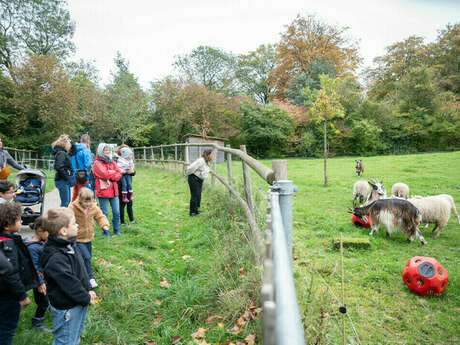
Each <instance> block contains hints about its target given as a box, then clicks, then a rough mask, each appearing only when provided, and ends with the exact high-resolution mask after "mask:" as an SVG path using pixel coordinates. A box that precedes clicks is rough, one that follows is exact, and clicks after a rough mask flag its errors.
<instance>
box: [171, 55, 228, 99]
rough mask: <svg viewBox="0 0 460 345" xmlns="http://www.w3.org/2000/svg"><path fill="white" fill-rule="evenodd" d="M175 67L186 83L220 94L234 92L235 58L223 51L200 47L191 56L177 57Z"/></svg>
mask: <svg viewBox="0 0 460 345" xmlns="http://www.w3.org/2000/svg"><path fill="white" fill-rule="evenodd" d="M174 67H175V68H176V69H177V70H178V71H179V73H180V75H181V77H182V79H183V80H184V81H186V82H194V83H196V84H201V85H203V86H206V87H207V88H209V89H210V90H214V91H218V92H224V93H232V92H233V82H234V79H235V76H234V72H235V57H234V56H233V55H232V54H230V53H227V52H225V51H223V50H221V49H218V48H213V47H209V46H199V47H197V48H195V49H193V50H192V52H191V53H190V54H184V55H179V56H177V57H176V58H175V61H174Z"/></svg>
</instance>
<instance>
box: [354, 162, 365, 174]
mask: <svg viewBox="0 0 460 345" xmlns="http://www.w3.org/2000/svg"><path fill="white" fill-rule="evenodd" d="M355 172H356V176H360V175H362V174H364V165H363V161H362V160H361V159H357V160H356V167H355Z"/></svg>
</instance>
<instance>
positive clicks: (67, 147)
mask: <svg viewBox="0 0 460 345" xmlns="http://www.w3.org/2000/svg"><path fill="white" fill-rule="evenodd" d="M52 147H53V156H54V169H55V170H56V174H55V177H54V183H55V185H56V188H57V189H58V190H59V197H60V199H61V207H67V206H68V205H69V204H70V202H71V201H74V200H75V199H76V197H77V195H78V191H79V190H80V189H81V188H82V187H87V188H90V189H92V190H94V191H95V197H96V198H97V200H98V202H99V206H100V207H101V209H102V212H103V213H104V214H105V216H106V217H107V218H108V216H109V204H110V207H111V209H112V227H113V233H114V234H115V235H119V234H120V228H119V227H120V223H121V225H122V226H123V225H125V224H126V223H125V207H126V209H127V213H128V218H129V221H130V223H135V220H134V214H133V199H134V195H133V187H132V178H133V176H134V175H135V174H136V172H135V170H134V159H133V152H132V150H131V149H130V148H129V147H128V146H127V145H124V144H123V145H121V146H119V147H118V149H117V150H116V151H115V152H112V147H111V146H110V145H108V144H104V143H101V144H99V145H98V147H97V152H96V156H95V157H93V154H92V153H91V150H90V137H89V135H88V134H84V135H82V136H81V139H80V143H78V144H73V143H72V141H71V140H70V138H69V136H68V135H65V134H63V135H61V136H60V137H59V138H58V139H57V140H56V141H55V142H54V143H53V144H52ZM72 187H73V195H72V198H71V197H70V195H71V188H72ZM120 191H121V198H120V197H119V192H120ZM103 234H104V236H106V237H110V233H109V231H108V230H103Z"/></svg>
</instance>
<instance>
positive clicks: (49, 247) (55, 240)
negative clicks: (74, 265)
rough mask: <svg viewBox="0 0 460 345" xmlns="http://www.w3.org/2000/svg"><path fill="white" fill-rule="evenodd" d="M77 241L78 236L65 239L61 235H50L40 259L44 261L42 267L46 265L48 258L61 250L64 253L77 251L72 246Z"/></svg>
mask: <svg viewBox="0 0 460 345" xmlns="http://www.w3.org/2000/svg"><path fill="white" fill-rule="evenodd" d="M75 241H76V238H72V239H69V240H65V239H63V238H59V237H52V236H50V237H48V240H47V241H46V244H45V248H44V249H43V254H42V255H41V258H40V261H41V262H42V263H43V265H42V267H44V266H45V265H46V263H47V262H48V260H49V259H50V258H51V257H52V256H53V255H54V254H55V253H57V252H59V251H60V252H63V253H68V254H74V253H75V251H74V248H72V246H73V245H74V244H75Z"/></svg>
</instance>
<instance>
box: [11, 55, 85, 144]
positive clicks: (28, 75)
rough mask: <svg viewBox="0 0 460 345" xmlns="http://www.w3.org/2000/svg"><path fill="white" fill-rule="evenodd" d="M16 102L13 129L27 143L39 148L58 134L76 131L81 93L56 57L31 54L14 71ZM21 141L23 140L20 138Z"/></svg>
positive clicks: (14, 100)
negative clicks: (16, 113) (15, 118)
mask: <svg viewBox="0 0 460 345" xmlns="http://www.w3.org/2000/svg"><path fill="white" fill-rule="evenodd" d="M12 72H13V73H14V80H15V90H14V99H13V100H12V101H13V104H14V106H15V108H16V110H17V112H18V118H17V120H16V121H15V122H16V124H15V127H14V128H12V130H13V131H14V133H15V134H16V135H19V136H20V138H21V139H22V140H23V144H24V143H26V142H27V143H28V145H29V146H34V147H35V148H36V147H39V146H41V145H43V144H48V143H50V142H51V141H52V140H53V139H55V138H56V137H57V136H58V135H60V134H62V133H67V134H70V135H72V134H73V133H74V132H75V120H76V115H77V94H76V91H75V89H74V87H73V85H72V84H71V82H70V81H69V78H68V76H67V74H66V73H65V70H64V68H63V67H62V66H61V65H60V64H59V63H58V61H57V59H56V58H55V57H54V56H38V55H34V56H31V57H30V58H29V59H28V60H26V62H25V63H24V64H23V65H22V66H19V67H17V68H15V69H13V70H12ZM18 143H19V139H18Z"/></svg>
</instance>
